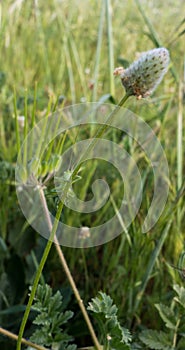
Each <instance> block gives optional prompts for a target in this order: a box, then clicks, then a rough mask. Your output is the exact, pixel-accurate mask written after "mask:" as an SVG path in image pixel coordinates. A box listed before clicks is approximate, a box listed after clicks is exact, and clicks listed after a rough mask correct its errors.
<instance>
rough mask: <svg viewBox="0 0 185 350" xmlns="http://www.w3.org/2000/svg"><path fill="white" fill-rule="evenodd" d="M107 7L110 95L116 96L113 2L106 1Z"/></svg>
mask: <svg viewBox="0 0 185 350" xmlns="http://www.w3.org/2000/svg"><path fill="white" fill-rule="evenodd" d="M105 7H106V17H107V39H108V58H109V83H110V94H111V95H112V96H114V95H115V84H114V76H113V74H112V72H113V71H114V68H115V67H114V45H113V35H112V15H111V12H112V8H111V0H105Z"/></svg>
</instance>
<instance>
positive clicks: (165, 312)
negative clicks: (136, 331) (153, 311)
mask: <svg viewBox="0 0 185 350" xmlns="http://www.w3.org/2000/svg"><path fill="white" fill-rule="evenodd" d="M173 289H174V291H175V292H176V294H177V295H176V296H175V297H174V298H173V299H172V302H171V306H170V307H169V306H166V305H164V304H162V303H160V304H155V307H156V308H157V310H158V312H159V315H160V317H161V319H162V320H163V322H164V323H165V327H166V328H167V331H166V332H163V331H157V330H151V329H147V330H144V331H142V332H141V334H140V336H139V338H140V340H141V341H142V342H143V343H144V344H145V345H147V346H148V348H149V349H154V350H184V349H185V322H184V321H185V288H184V287H180V286H179V285H174V287H173Z"/></svg>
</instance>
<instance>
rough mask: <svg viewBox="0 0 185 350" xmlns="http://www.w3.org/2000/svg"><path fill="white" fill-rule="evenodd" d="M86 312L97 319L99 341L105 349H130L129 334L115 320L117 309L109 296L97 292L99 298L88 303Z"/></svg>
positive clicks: (116, 319)
mask: <svg viewBox="0 0 185 350" xmlns="http://www.w3.org/2000/svg"><path fill="white" fill-rule="evenodd" d="M88 310H90V311H92V312H93V313H94V315H95V317H96V319H97V322H98V326H99V329H100V332H101V336H100V340H101V342H102V343H103V345H104V348H105V349H111V350H113V349H115V350H129V349H131V344H130V342H131V340H132V337H131V334H130V332H129V330H128V329H126V328H124V327H122V326H121V325H120V323H119V321H118V318H117V311H118V309H117V307H116V305H114V304H113V300H112V299H111V297H110V296H109V295H107V294H105V293H103V292H99V296H98V297H96V298H93V299H92V301H91V302H90V303H89V306H88Z"/></svg>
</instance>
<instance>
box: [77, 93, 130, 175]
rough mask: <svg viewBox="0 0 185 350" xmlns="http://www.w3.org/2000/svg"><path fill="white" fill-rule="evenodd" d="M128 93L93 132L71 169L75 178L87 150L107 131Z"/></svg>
mask: <svg viewBox="0 0 185 350" xmlns="http://www.w3.org/2000/svg"><path fill="white" fill-rule="evenodd" d="M130 96H131V95H130V93H127V94H125V96H124V97H123V98H122V99H121V100H120V102H119V103H118V105H116V107H115V108H114V110H113V111H112V112H111V113H110V114H109V116H108V118H107V120H106V122H105V124H103V125H102V126H101V127H100V128H99V130H98V131H97V133H96V134H95V136H94V137H93V140H92V142H91V143H90V144H89V146H88V147H87V149H86V151H85V152H84V154H83V155H82V157H81V158H80V160H79V162H78V165H77V166H76V168H75V169H74V171H73V175H72V176H73V178H75V176H76V175H77V174H78V171H79V169H80V167H81V163H82V162H83V161H84V160H85V159H86V157H87V156H88V154H89V152H90V151H91V150H92V149H93V147H94V146H95V144H96V143H97V142H98V139H99V138H101V137H102V136H103V135H104V134H105V132H106V131H107V129H108V128H109V127H110V125H111V122H112V121H113V119H114V117H115V115H116V114H117V112H118V111H119V109H120V107H121V106H123V104H124V103H125V102H126V101H127V99H128V98H129V97H130Z"/></svg>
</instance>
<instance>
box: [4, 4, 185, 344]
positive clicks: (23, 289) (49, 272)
mask: <svg viewBox="0 0 185 350" xmlns="http://www.w3.org/2000/svg"><path fill="white" fill-rule="evenodd" d="M184 10H185V3H184V1H183V0H176V1H171V0H167V1H166V2H161V1H158V0H157V1H152V0H151V1H145V0H143V1H140V2H139V1H138V0H135V1H134V0H133V1H131V0H129V1H127V2H124V1H118V0H115V1H114V2H113V1H112V6H111V3H110V1H108V0H103V1H97V0H93V1H92V0H80V1H77V0H70V1H62V0H48V1H43V0H40V1H39V0H34V1H29V2H28V1H25V0H16V1H10V0H7V1H6V2H1V3H0V52H1V55H0V182H1V187H0V200H1V210H0V324H1V325H3V326H4V327H6V328H8V329H10V330H11V331H14V332H17V331H18V326H19V322H20V319H21V317H22V310H23V309H24V306H23V305H24V304H25V303H26V300H27V293H28V286H29V284H31V283H32V282H33V276H34V271H35V269H36V266H37V264H38V262H39V261H40V258H41V256H42V252H43V249H44V246H45V244H46V242H45V240H44V239H43V238H41V237H40V236H39V235H38V234H37V233H36V232H34V231H33V230H32V228H31V227H30V226H29V225H28V224H27V223H26V222H25V219H24V217H23V215H22V213H21V210H20V208H19V205H18V201H17V198H16V193H15V185H14V168H15V163H16V157H17V139H16V130H15V114H17V115H19V116H20V115H24V116H26V118H27V122H28V130H29V129H30V128H31V126H32V124H33V119H35V120H36V122H37V121H38V120H40V119H41V118H42V117H43V116H44V115H46V112H47V109H48V108H50V110H52V109H56V110H57V109H59V108H60V107H61V106H62V104H61V101H63V99H64V101H63V102H62V103H64V105H70V104H72V103H79V102H85V101H88V102H91V101H98V100H100V99H102V101H106V102H114V103H116V102H118V101H119V99H120V98H121V97H122V96H123V88H122V86H121V83H120V80H119V79H115V78H114V77H113V69H114V68H115V67H117V66H120V65H122V64H123V65H125V66H126V65H127V64H128V63H131V62H132V61H133V60H134V59H136V58H137V57H138V54H139V53H141V52H143V51H147V50H149V49H152V48H154V47H157V46H164V47H166V48H168V49H169V51H170V56H171V65H170V69H169V71H168V73H167V75H166V76H165V78H164V80H163V82H162V83H161V84H160V86H159V87H158V89H157V90H156V92H155V93H154V94H153V95H152V97H151V98H149V99H147V100H141V101H137V100H136V99H135V98H134V97H132V98H130V100H129V101H128V102H127V104H126V107H127V108H130V109H131V110H132V111H133V112H135V113H137V114H138V115H140V116H141V117H142V118H143V119H144V120H145V121H146V122H148V123H149V125H150V126H151V127H152V128H153V130H154V131H155V132H156V134H157V136H158V139H159V140H160V142H161V144H162V146H163V148H164V150H165V152H166V155H167V159H168V164H169V170H170V184H169V185H170V193H169V197H168V201H167V204H166V208H165V212H164V213H163V215H162V216H161V218H160V220H159V222H158V223H157V224H156V226H155V227H154V228H153V229H152V230H151V232H149V233H148V234H146V235H143V234H142V233H141V225H142V222H143V219H144V217H145V214H146V212H147V208H148V207H149V206H150V199H151V195H152V188H153V178H152V171H151V170H150V172H148V170H147V164H146V162H145V157H144V154H141V152H140V150H138V149H137V145H136V144H135V143H134V142H133V141H130V140H128V139H127V138H125V139H122V138H121V139H120V137H119V136H120V135H119V133H116V132H115V131H114V132H113V139H114V140H116V141H117V143H119V144H120V145H122V146H123V147H125V149H126V150H127V151H128V152H129V153H131V154H132V153H134V154H135V157H136V159H137V162H138V166H139V168H140V169H141V172H142V176H143V179H145V182H144V193H143V202H142V207H141V209H140V212H139V214H138V216H137V218H136V220H135V221H134V222H133V223H132V225H131V226H130V228H129V232H128V234H129V237H130V240H129V241H128V239H127V238H126V236H125V235H124V234H123V235H121V236H120V237H118V238H116V239H115V240H114V241H111V242H109V243H107V244H105V245H104V246H100V247H95V248H88V249H84V250H82V249H70V248H64V253H65V254H66V258H67V261H68V263H69V266H70V268H71V271H72V274H73V276H74V278H75V280H76V283H77V285H78V286H79V289H80V292H81V295H82V298H83V299H84V301H85V303H86V302H87V301H88V300H89V299H90V298H91V297H93V296H94V295H95V294H96V293H97V291H98V290H103V291H105V292H106V293H108V294H110V295H111V297H112V298H113V299H114V302H115V303H116V304H117V305H118V307H119V314H120V318H121V320H122V322H123V324H125V325H126V326H127V327H129V328H131V329H132V330H134V331H135V330H137V329H138V328H139V327H142V326H143V325H147V326H148V327H152V328H159V327H160V321H159V318H158V315H157V311H156V310H155V308H154V303H156V302H159V300H161V301H163V302H165V301H167V300H168V299H169V298H170V296H171V293H172V288H171V286H172V284H173V283H175V282H179V283H181V280H180V277H179V275H178V274H177V272H176V271H174V270H173V269H172V268H170V267H169V265H168V264H167V263H168V262H169V263H173V264H175V265H177V263H178V259H179V255H180V254H181V252H182V251H183V249H184V233H185V226H184V211H185V205H184V199H183V189H182V186H183V176H184V173H185V171H184V170H185V169H184V163H183V157H184V147H183V142H184V136H183V120H182V107H183V103H184V98H185V95H184V94H185V90H184V76H185V68H184V67H185V54H184V32H185V29H184V24H185V18H184V17H183V15H184ZM48 105H49V107H48ZM33 114H34V116H33ZM87 132H88V131H87ZM78 136H79V138H80V135H78ZM19 137H20V141H21V142H22V141H23V138H24V131H23V130H22V129H21V128H20V129H19ZM120 140H121V141H120ZM98 169H99V168H98V164H97V163H96V162H94V163H93V162H90V163H89V164H88V162H87V164H86V166H85V170H84V171H83V173H82V176H83V179H84V178H85V179H86V181H87V182H89V183H91V182H92V181H93V178H94V177H95V175H97V174H99V175H100V176H101V175H102V174H105V169H107V168H106V165H105V164H103V162H102V164H101V166H100V169H99V170H98ZM105 178H106V180H107V181H108V182H110V183H111V188H112V189H113V190H114V199H115V200H116V199H117V205H118V204H119V200H120V188H121V179H120V177H119V175H118V174H117V173H116V171H115V169H112V170H111V171H110V172H109V173H106V175H105ZM89 188H90V184H89ZM89 188H88V189H87V192H86V193H85V196H86V198H87V196H88V195H89V193H91V192H90V189H89ZM76 191H77V193H78V195H79V196H80V195H81V194H80V191H81V190H80V188H79V187H76ZM179 191H180V192H179ZM83 195H84V194H83ZM114 211H115V207H113V205H112V203H111V201H109V202H108V204H107V206H106V213H107V212H108V213H110V215H112V214H111V213H114ZM103 215H105V212H104V211H102V212H101V211H100V212H98V213H97V215H96V216H95V218H93V220H94V222H96V224H97V225H98V224H100V223H101V222H102V218H104V216H103ZM107 215H108V214H107ZM65 219H66V221H67V222H68V223H70V224H72V225H75V224H77V225H80V224H83V225H84V226H90V225H91V224H92V218H91V216H90V215H89V216H88V215H87V216H86V217H85V220H84V218H83V217H80V218H79V217H78V218H77V217H76V214H75V213H71V212H70V211H68V210H66V212H65ZM129 242H130V244H129ZM44 278H45V281H46V282H48V283H50V284H51V286H52V287H53V288H54V289H56V288H59V289H61V290H62V291H63V294H64V295H65V298H66V304H67V303H69V304H70V308H73V309H74V310H75V315H76V316H75V319H74V322H73V324H72V325H71V333H73V334H74V336H75V337H76V339H77V342H79V344H80V345H82V346H83V345H85V344H86V338H87V339H88V332H87V330H86V328H85V327H84V324H83V320H82V318H81V315H80V313H79V311H78V308H77V305H76V303H75V301H74V300H73V298H72V295H71V292H70V288H69V286H68V283H67V281H66V278H65V276H64V273H63V271H62V270H61V266H60V264H59V261H58V256H57V254H56V252H55V249H52V251H51V253H50V256H49V259H48V262H47V264H46V267H45V270H44ZM12 314H13V318H12ZM29 326H30V324H29V325H28V327H27V328H28V329H27V332H28V335H29V331H30V330H29ZM0 344H1V349H8V346H9V343H8V341H5V339H4V338H2V337H1V338H0Z"/></svg>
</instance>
